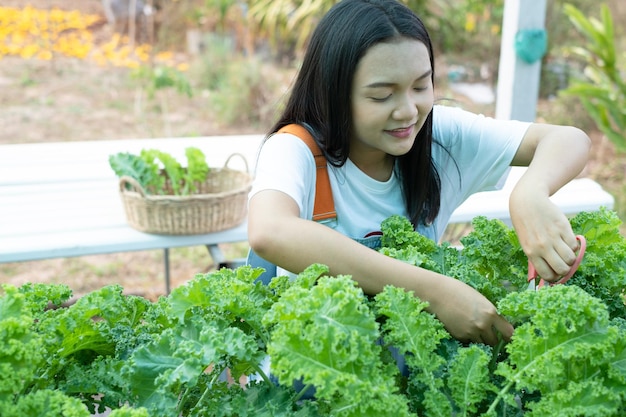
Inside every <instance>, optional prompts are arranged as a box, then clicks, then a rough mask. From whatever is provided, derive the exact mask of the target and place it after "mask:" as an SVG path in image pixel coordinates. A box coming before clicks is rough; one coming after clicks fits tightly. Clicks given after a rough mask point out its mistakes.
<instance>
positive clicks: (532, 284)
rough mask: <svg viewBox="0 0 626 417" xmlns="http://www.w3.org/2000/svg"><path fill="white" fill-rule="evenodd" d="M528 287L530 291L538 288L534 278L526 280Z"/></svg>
mask: <svg viewBox="0 0 626 417" xmlns="http://www.w3.org/2000/svg"><path fill="white" fill-rule="evenodd" d="M528 289H529V290H530V291H537V289H538V288H537V280H536V279H531V280H530V281H529V282H528Z"/></svg>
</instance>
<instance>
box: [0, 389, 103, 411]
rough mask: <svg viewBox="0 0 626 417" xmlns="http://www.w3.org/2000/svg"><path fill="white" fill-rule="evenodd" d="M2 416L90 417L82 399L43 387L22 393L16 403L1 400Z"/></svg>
mask: <svg viewBox="0 0 626 417" xmlns="http://www.w3.org/2000/svg"><path fill="white" fill-rule="evenodd" d="M0 410H2V417H24V416H37V417H90V416H91V413H90V412H89V411H88V410H87V407H85V406H84V405H83V404H82V403H81V401H80V400H79V399H77V398H72V397H69V396H67V395H65V394H64V393H63V392H61V391H53V390H48V389H42V390H38V391H34V392H31V393H28V394H26V395H22V396H20V397H18V398H17V400H16V401H15V403H4V402H2V401H0Z"/></svg>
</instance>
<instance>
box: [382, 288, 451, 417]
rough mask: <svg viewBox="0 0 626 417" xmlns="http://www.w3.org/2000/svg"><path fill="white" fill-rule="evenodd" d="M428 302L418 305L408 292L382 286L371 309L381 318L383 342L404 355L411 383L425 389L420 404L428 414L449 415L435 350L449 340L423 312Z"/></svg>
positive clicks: (439, 361) (418, 302)
mask: <svg viewBox="0 0 626 417" xmlns="http://www.w3.org/2000/svg"><path fill="white" fill-rule="evenodd" d="M427 306H428V303H424V302H421V301H420V300H419V299H418V298H416V297H415V296H414V295H413V294H412V293H411V292H407V291H405V290H403V289H400V288H395V287H390V286H388V287H385V289H384V290H383V292H381V293H379V294H377V295H376V297H375V309H376V312H377V314H378V315H380V316H382V317H384V318H385V320H384V321H383V324H382V333H383V339H384V341H385V343H387V344H389V345H391V346H393V347H395V348H397V349H398V350H399V351H400V352H401V353H402V354H404V355H405V360H406V363H407V365H408V367H409V369H410V371H411V379H412V380H413V383H414V384H415V383H419V384H420V385H421V386H423V387H424V388H425V392H424V400H423V401H424V404H423V408H424V409H425V411H426V413H427V414H428V415H432V416H446V417H447V416H450V415H451V412H452V409H451V404H450V402H449V401H448V399H447V398H446V396H445V394H444V393H443V380H442V379H441V378H440V373H441V369H442V368H443V367H444V366H445V364H446V363H445V361H444V359H443V357H442V356H440V355H438V354H437V348H438V346H439V344H440V342H441V341H442V340H443V339H447V338H449V337H450V335H449V334H448V332H447V331H446V330H445V329H444V327H443V324H442V323H441V322H440V321H438V320H437V319H436V318H435V317H434V316H432V315H431V314H427V313H426V312H424V309H425V308H426V307H427Z"/></svg>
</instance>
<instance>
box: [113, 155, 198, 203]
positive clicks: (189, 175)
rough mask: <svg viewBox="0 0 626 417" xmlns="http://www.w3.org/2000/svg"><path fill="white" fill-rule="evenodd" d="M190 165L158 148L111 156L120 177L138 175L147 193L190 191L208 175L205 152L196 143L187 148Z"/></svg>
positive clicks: (182, 192) (186, 192)
mask: <svg viewBox="0 0 626 417" xmlns="http://www.w3.org/2000/svg"><path fill="white" fill-rule="evenodd" d="M185 155H186V157H187V166H186V167H183V166H182V164H181V163H180V162H178V161H177V160H176V159H175V158H174V157H173V156H172V155H170V154H168V153H166V152H163V151H159V150H157V149H142V150H141V153H140V154H139V155H135V154H131V153H128V152H120V153H117V154H114V155H111V156H110V157H109V165H111V168H112V169H113V171H114V172H115V174H116V175H117V176H118V177H120V178H121V177H123V176H129V177H131V178H133V179H135V180H136V181H137V182H138V183H139V184H140V185H141V186H142V187H143V189H144V191H145V192H146V193H147V194H173V195H190V194H193V193H194V192H195V191H196V190H197V189H198V184H200V183H202V182H204V181H205V180H206V179H207V176H208V174H209V171H210V168H209V166H208V165H207V163H206V157H205V155H204V153H203V152H202V151H201V150H200V149H198V148H195V147H188V148H186V149H185Z"/></svg>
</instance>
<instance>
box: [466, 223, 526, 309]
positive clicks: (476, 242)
mask: <svg viewBox="0 0 626 417" xmlns="http://www.w3.org/2000/svg"><path fill="white" fill-rule="evenodd" d="M472 226H473V230H472V231H471V232H470V233H469V234H468V235H467V236H465V237H463V238H461V243H462V244H463V249H462V251H461V253H462V256H463V258H464V259H463V263H466V264H469V265H472V267H473V268H474V269H475V270H476V271H478V272H479V273H480V274H481V275H482V276H484V277H485V278H487V280H489V281H491V282H492V283H493V285H497V286H502V284H503V282H507V283H509V284H510V285H511V286H512V288H513V289H518V290H520V289H525V288H526V284H527V281H526V274H527V267H528V260H527V258H526V255H525V254H524V251H523V250H522V247H521V246H520V244H519V241H518V239H517V235H516V234H515V231H514V230H513V229H511V228H510V227H508V226H507V225H506V224H505V223H504V222H502V221H500V220H497V219H487V218H486V217H483V216H478V217H475V218H474V219H473V220H472ZM492 301H493V300H492Z"/></svg>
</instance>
